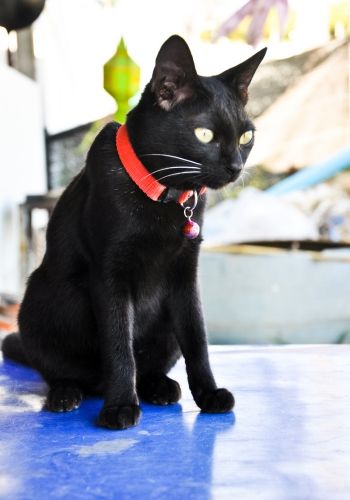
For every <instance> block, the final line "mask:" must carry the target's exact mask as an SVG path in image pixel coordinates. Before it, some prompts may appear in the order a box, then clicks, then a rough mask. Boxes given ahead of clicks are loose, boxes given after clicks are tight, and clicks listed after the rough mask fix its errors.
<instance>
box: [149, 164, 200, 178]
mask: <svg viewBox="0 0 350 500" xmlns="http://www.w3.org/2000/svg"><path fill="white" fill-rule="evenodd" d="M174 168H182V169H196V170H200V168H199V167H194V166H191V167H188V166H186V165H174V166H172V167H164V168H159V169H158V170H154V172H150V173H149V174H147V175H145V176H144V177H142V179H141V180H142V181H143V180H144V179H147V177H150V176H151V175H154V174H157V173H159V172H163V171H164V170H172V169H174Z"/></svg>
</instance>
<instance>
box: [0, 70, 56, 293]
mask: <svg viewBox="0 0 350 500" xmlns="http://www.w3.org/2000/svg"><path fill="white" fill-rule="evenodd" d="M45 191H46V167H45V144H44V126H43V119H42V110H41V101H40V95H39V87H38V85H37V84H36V83H34V82H33V81H32V80H30V79H29V78H27V77H25V76H24V75H22V74H21V73H19V72H17V71H15V70H14V69H12V68H9V67H7V66H6V65H4V64H0V292H8V293H18V292H19V291H20V276H19V273H20V268H19V260H20V228H19V209H18V205H19V204H20V203H21V202H23V201H24V199H25V196H26V195H28V194H40V193H44V192H45Z"/></svg>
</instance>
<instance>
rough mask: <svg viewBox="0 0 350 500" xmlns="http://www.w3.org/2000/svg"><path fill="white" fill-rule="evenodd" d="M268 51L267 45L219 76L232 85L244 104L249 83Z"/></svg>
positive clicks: (246, 99)
mask: <svg viewBox="0 0 350 500" xmlns="http://www.w3.org/2000/svg"><path fill="white" fill-rule="evenodd" d="M266 51H267V48H266V47H265V48H264V49H262V50H260V51H259V52H257V53H256V54H254V55H253V56H252V57H250V58H249V59H247V60H246V61H244V62H242V63H241V64H238V66H234V67H233V68H231V69H228V70H227V71H224V72H223V73H221V74H220V75H218V76H217V78H219V79H220V80H221V81H223V82H224V83H225V84H226V85H228V86H229V87H231V88H232V89H233V90H234V91H235V92H236V93H237V94H238V97H239V98H240V100H241V101H242V103H243V104H247V101H248V87H249V84H250V82H251V81H252V78H253V76H254V73H255V71H256V70H257V69H258V66H259V64H260V63H261V61H262V60H263V59H264V56H265V54H266Z"/></svg>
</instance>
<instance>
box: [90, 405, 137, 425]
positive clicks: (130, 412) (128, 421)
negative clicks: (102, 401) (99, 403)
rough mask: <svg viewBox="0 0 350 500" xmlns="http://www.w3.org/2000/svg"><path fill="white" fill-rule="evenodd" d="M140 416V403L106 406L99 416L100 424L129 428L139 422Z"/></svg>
mask: <svg viewBox="0 0 350 500" xmlns="http://www.w3.org/2000/svg"><path fill="white" fill-rule="evenodd" d="M140 416H141V410H140V407H139V406H138V405H128V406H110V407H105V408H102V410H101V412H100V415H99V417H98V425H100V426H101V427H107V428H108V429H119V430H121V429H127V428H128V427H132V426H133V425H136V424H138V422H139V420H140Z"/></svg>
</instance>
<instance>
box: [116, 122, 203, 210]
mask: <svg viewBox="0 0 350 500" xmlns="http://www.w3.org/2000/svg"><path fill="white" fill-rule="evenodd" d="M116 146H117V152H118V155H119V158H120V161H121V162H122V165H123V167H124V168H125V170H126V171H127V173H128V174H129V176H130V177H131V179H132V180H133V181H134V182H135V184H137V186H138V187H139V188H140V189H141V191H143V192H144V193H145V194H146V195H147V196H148V197H149V198H151V200H153V201H162V195H163V196H164V192H165V191H166V190H168V189H169V188H168V187H167V186H164V185H163V184H161V183H160V182H158V181H157V180H156V179H155V178H154V177H153V176H152V175H150V173H149V171H148V170H147V169H146V167H145V166H144V165H143V164H142V163H141V161H140V160H139V159H138V157H137V156H136V153H135V151H134V148H133V147H132V144H131V142H130V139H129V135H128V131H127V128H126V125H121V126H120V127H119V128H118V130H117V133H116ZM204 191H205V188H202V189H201V190H200V194H202V193H204ZM192 195H193V191H183V192H182V193H180V194H179V196H178V197H177V199H176V201H177V203H180V204H183V203H185V202H186V201H187V200H188V199H189V198H191V196H192ZM174 201H175V200H174Z"/></svg>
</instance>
